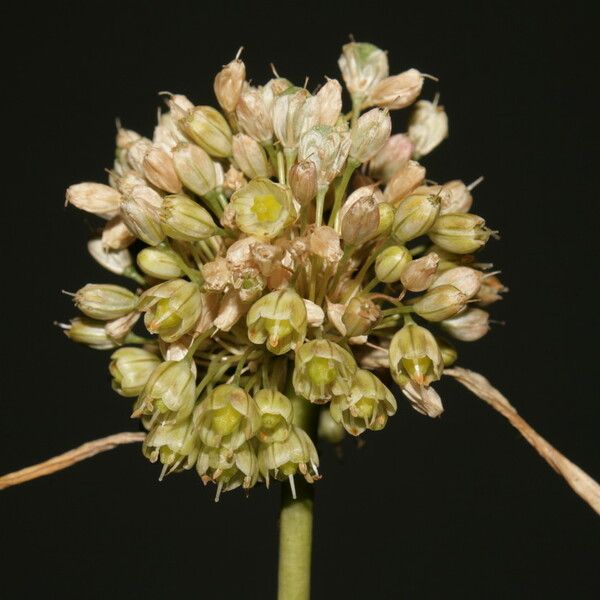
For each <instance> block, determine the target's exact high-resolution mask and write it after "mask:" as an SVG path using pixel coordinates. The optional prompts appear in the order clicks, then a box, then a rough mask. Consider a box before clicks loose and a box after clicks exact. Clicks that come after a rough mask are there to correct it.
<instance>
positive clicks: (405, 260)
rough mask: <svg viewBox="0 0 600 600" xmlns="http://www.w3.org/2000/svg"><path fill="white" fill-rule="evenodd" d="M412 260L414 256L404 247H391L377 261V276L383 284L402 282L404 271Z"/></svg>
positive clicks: (380, 254)
mask: <svg viewBox="0 0 600 600" xmlns="http://www.w3.org/2000/svg"><path fill="white" fill-rule="evenodd" d="M411 260H412V256H411V254H410V252H409V251H408V250H407V249H406V248H405V247H404V246H389V247H388V248H386V249H385V250H383V252H380V253H379V254H378V255H377V258H376V259H375V275H377V279H379V281H382V282H383V283H395V282H396V281H400V277H401V275H402V271H404V269H405V268H406V266H407V265H408V264H409V263H410V261H411Z"/></svg>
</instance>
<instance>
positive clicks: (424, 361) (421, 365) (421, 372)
mask: <svg viewBox="0 0 600 600" xmlns="http://www.w3.org/2000/svg"><path fill="white" fill-rule="evenodd" d="M432 365H433V363H432V362H431V359H430V358H427V357H426V356H422V357H421V358H403V359H402V366H403V367H404V369H405V370H406V372H407V373H408V376H409V377H410V378H411V379H413V380H414V381H417V382H418V383H422V382H423V381H424V380H425V378H426V377H427V374H428V373H429V371H430V369H431V367H432Z"/></svg>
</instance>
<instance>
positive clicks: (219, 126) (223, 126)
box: [181, 106, 231, 158]
mask: <svg viewBox="0 0 600 600" xmlns="http://www.w3.org/2000/svg"><path fill="white" fill-rule="evenodd" d="M181 127H182V128H183V131H184V132H185V133H186V135H188V136H189V137H190V138H191V139H192V140H193V141H194V142H195V143H196V144H198V145H199V146H201V147H202V148H204V150H206V151H207V152H208V153H209V154H210V155H211V156H218V157H219V158H226V157H228V156H231V129H230V128H229V125H228V124H227V121H226V120H225V117H223V115H222V114H221V113H220V112H219V111H218V110H216V109H214V108H212V107H211V106H196V107H195V108H194V109H193V110H191V111H190V112H189V113H188V114H187V116H186V117H185V118H184V119H183V120H182V121H181Z"/></svg>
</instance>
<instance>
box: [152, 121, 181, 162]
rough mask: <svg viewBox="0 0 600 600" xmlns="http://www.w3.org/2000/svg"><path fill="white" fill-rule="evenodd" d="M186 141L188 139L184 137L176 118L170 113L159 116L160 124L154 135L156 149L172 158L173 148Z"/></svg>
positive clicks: (153, 141) (153, 140)
mask: <svg viewBox="0 0 600 600" xmlns="http://www.w3.org/2000/svg"><path fill="white" fill-rule="evenodd" d="M185 141H186V137H185V136H184V135H183V133H182V131H181V129H179V125H177V121H176V119H175V117H174V116H173V115H172V114H171V113H170V112H166V113H162V114H160V115H159V116H158V124H157V125H156V127H155V128H154V133H153V134H152V143H153V144H154V147H155V148H160V149H161V150H162V151H163V152H166V153H167V155H168V156H171V154H172V153H173V148H175V146H177V144H180V143H181V142H185Z"/></svg>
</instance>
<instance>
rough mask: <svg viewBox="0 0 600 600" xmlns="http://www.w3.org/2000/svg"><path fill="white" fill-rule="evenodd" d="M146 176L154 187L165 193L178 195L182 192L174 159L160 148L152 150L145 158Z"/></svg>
mask: <svg viewBox="0 0 600 600" xmlns="http://www.w3.org/2000/svg"><path fill="white" fill-rule="evenodd" d="M144 175H145V177H146V179H147V180H148V181H149V182H150V183H151V184H152V185H155V186H156V187H157V188H159V189H161V190H164V191H165V192H169V193H170V194H177V193H179V192H180V191H181V181H179V177H178V176H177V173H176V172H175V165H174V164H173V159H172V158H171V157H170V156H169V155H168V154H167V153H166V152H165V151H164V150H161V149H160V148H156V147H153V148H151V149H150V151H149V152H148V153H147V154H146V156H145V157H144Z"/></svg>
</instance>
